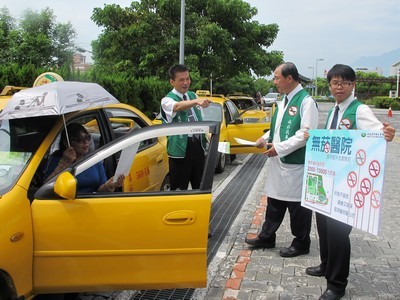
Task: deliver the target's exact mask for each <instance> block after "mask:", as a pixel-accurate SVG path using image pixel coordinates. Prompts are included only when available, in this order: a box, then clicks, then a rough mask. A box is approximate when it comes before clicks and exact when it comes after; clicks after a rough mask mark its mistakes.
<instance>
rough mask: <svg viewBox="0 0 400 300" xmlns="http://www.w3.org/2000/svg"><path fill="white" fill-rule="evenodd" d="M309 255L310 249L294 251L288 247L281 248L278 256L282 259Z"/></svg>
mask: <svg viewBox="0 0 400 300" xmlns="http://www.w3.org/2000/svg"><path fill="white" fill-rule="evenodd" d="M308 253H310V249H305V250H301V249H296V248H295V247H293V246H290V247H289V248H283V249H282V250H281V251H279V255H280V256H282V257H295V256H299V255H303V254H308Z"/></svg>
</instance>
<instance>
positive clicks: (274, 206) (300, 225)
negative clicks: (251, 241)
mask: <svg viewBox="0 0 400 300" xmlns="http://www.w3.org/2000/svg"><path fill="white" fill-rule="evenodd" d="M286 209H288V210H289V214H290V229H291V231H292V234H293V235H294V239H293V241H292V244H291V246H293V247H295V248H296V249H299V250H307V249H310V244H311V239H310V231H311V219H312V211H311V210H309V209H307V208H304V207H302V206H301V204H300V202H288V201H281V200H277V199H274V198H268V205H267V211H266V213H265V222H264V224H263V226H262V229H261V232H260V233H259V235H258V237H259V238H260V239H263V240H266V241H270V242H275V240H276V231H277V230H278V228H279V226H280V225H281V224H282V221H283V219H284V217H285V213H286Z"/></svg>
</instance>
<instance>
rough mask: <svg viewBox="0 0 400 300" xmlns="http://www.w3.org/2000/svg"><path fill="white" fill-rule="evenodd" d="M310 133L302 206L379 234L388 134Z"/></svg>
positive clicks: (363, 132)
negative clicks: (385, 135)
mask: <svg viewBox="0 0 400 300" xmlns="http://www.w3.org/2000/svg"><path fill="white" fill-rule="evenodd" d="M309 133H310V138H309V139H308V140H307V148H306V149H307V150H306V158H305V169H304V180H303V192H302V199H301V204H302V206H304V207H307V208H309V209H312V210H314V211H316V212H318V213H321V214H324V215H326V216H329V217H331V218H334V219H336V220H338V221H341V222H343V223H346V224H348V225H351V226H353V227H356V228H359V229H361V230H363V231H366V232H369V233H372V234H374V235H377V234H378V231H379V224H380V212H381V209H382V201H383V198H382V196H383V193H382V191H383V181H384V170H385V158H386V140H385V139H384V137H383V132H382V131H366V130H309Z"/></svg>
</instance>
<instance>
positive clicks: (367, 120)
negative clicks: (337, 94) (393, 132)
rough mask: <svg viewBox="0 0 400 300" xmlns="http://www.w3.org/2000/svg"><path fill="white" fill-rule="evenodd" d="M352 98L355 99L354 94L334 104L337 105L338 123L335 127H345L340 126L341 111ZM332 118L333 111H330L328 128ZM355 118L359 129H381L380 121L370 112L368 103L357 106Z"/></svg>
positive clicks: (347, 105) (342, 111)
mask: <svg viewBox="0 0 400 300" xmlns="http://www.w3.org/2000/svg"><path fill="white" fill-rule="evenodd" d="M354 100H356V99H355V97H354V95H351V96H350V97H349V98H347V99H346V100H344V101H343V102H342V103H339V104H336V105H338V106H339V114H338V123H337V127H336V128H343V129H346V128H345V127H343V126H340V120H342V117H343V113H344V112H345V110H346V109H347V108H348V107H349V105H350V103H351V102H353V101H354ZM336 105H335V106H336ZM332 119H333V113H331V116H330V118H329V120H328V123H327V124H328V126H327V128H328V129H329V128H330V124H331V123H332ZM356 120H357V129H360V130H381V129H383V125H382V123H381V122H380V121H379V120H378V119H377V118H376V116H375V115H374V113H373V112H372V110H371V108H369V106H368V105H365V104H361V105H360V106H359V107H357V111H356Z"/></svg>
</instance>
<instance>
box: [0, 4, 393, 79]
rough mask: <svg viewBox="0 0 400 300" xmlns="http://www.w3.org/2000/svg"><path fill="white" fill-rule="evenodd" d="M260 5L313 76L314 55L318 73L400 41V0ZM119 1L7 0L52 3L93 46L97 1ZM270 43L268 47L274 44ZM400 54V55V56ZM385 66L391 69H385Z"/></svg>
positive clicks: (288, 55) (289, 55)
mask: <svg viewBox="0 0 400 300" xmlns="http://www.w3.org/2000/svg"><path fill="white" fill-rule="evenodd" d="M246 2H248V3H249V4H250V5H251V6H252V7H257V9H258V13H259V14H258V16H256V18H255V19H256V20H257V21H259V22H260V23H263V24H270V23H277V24H278V25H279V28H280V31H279V33H278V37H277V39H276V41H275V43H274V44H273V45H272V47H271V49H273V50H281V51H283V52H284V54H285V60H290V61H293V62H294V63H295V64H296V65H297V66H298V68H299V71H300V72H301V73H304V74H305V75H306V76H311V72H312V70H311V69H309V68H308V67H309V66H314V67H315V59H316V58H320V57H321V58H324V61H323V62H319V64H318V70H319V72H318V75H319V76H322V72H323V70H324V69H328V68H330V67H331V66H332V65H333V64H335V63H346V64H351V63H352V62H354V61H355V60H357V59H358V58H360V57H362V56H379V55H381V54H383V53H387V52H390V51H392V50H395V49H397V48H399V47H400V43H399V42H398V39H399V37H400V18H399V16H400V5H399V0H379V1H377V0H348V1H341V2H338V1H337V0H306V1H294V0H279V1H276V0H247V1H246ZM112 3H116V4H119V5H121V6H122V7H127V6H130V4H131V1H130V0H121V1H112V0H102V1H97V0H69V1H61V0H53V1H50V0H41V1H26V0H3V1H2V4H1V5H2V6H6V7H8V8H9V9H10V11H11V14H12V15H13V16H20V14H21V13H22V11H23V10H24V9H26V8H28V7H30V8H32V9H34V10H41V9H43V8H45V7H50V8H52V9H53V11H54V13H55V15H56V16H57V21H58V22H63V23H64V22H67V21H71V23H72V25H73V26H74V28H75V29H76V31H77V33H78V38H77V43H78V45H79V46H81V47H83V48H90V43H91V41H92V40H95V39H96V38H97V36H98V34H99V33H100V32H101V28H98V27H97V26H96V25H95V24H94V23H93V22H92V21H91V19H90V16H91V14H92V11H93V8H94V7H103V5H104V4H112ZM271 49H270V50H271ZM399 60H400V58H399ZM384 71H385V72H386V71H388V70H384Z"/></svg>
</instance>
